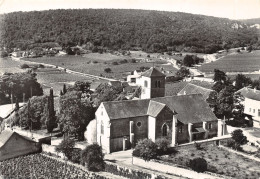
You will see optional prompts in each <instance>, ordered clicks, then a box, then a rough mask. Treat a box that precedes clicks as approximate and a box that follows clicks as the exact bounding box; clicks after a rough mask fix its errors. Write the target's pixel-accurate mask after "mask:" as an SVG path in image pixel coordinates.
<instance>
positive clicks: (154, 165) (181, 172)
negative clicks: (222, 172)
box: [133, 157, 220, 179]
mask: <svg viewBox="0 0 260 179" xmlns="http://www.w3.org/2000/svg"><path fill="white" fill-rule="evenodd" d="M133 164H134V165H137V166H139V167H143V168H148V169H152V170H157V171H161V172H164V173H168V174H173V175H178V176H182V177H188V178H194V179H198V178H199V179H204V178H215V179H216V178H220V177H217V176H212V175H209V174H206V173H198V172H195V171H192V170H188V169H185V168H180V167H177V165H174V164H169V165H166V164H164V163H159V162H156V161H153V160H151V161H147V162H146V161H144V160H143V159H141V158H137V157H133Z"/></svg>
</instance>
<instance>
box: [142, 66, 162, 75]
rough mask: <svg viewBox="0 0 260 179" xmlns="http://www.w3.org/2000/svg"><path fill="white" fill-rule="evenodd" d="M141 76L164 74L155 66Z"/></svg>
mask: <svg viewBox="0 0 260 179" xmlns="http://www.w3.org/2000/svg"><path fill="white" fill-rule="evenodd" d="M142 76H146V77H155V76H164V77H165V74H163V73H162V72H160V71H159V70H157V69H156V68H154V67H151V68H150V69H149V70H147V71H145V72H144V73H142Z"/></svg>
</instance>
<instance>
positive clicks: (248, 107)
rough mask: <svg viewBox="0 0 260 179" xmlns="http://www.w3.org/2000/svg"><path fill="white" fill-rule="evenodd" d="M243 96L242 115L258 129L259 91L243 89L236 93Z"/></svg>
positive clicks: (259, 123) (259, 122)
mask: <svg viewBox="0 0 260 179" xmlns="http://www.w3.org/2000/svg"><path fill="white" fill-rule="evenodd" d="M239 92H240V94H241V95H242V96H244V98H245V100H244V102H243V104H244V114H246V115H247V116H248V118H249V119H252V120H253V125H254V127H260V91H259V90H256V89H251V88H248V87H244V88H242V89H240V90H238V91H237V93H239Z"/></svg>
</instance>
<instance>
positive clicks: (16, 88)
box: [0, 73, 43, 104]
mask: <svg viewBox="0 0 260 179" xmlns="http://www.w3.org/2000/svg"><path fill="white" fill-rule="evenodd" d="M23 93H24V94H25V99H28V98H29V97H31V95H32V96H41V95H43V90H42V87H41V85H40V84H39V83H38V82H37V78H36V74H35V73H14V74H13V73H6V74H4V75H3V76H1V77H0V97H1V94H2V95H4V96H2V97H1V98H2V99H3V101H2V100H1V102H0V103H2V104H6V103H10V100H11V96H14V97H16V98H17V99H18V101H19V102H20V101H23Z"/></svg>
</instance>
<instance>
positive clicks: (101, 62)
mask: <svg viewBox="0 0 260 179" xmlns="http://www.w3.org/2000/svg"><path fill="white" fill-rule="evenodd" d="M131 59H132V58H131V57H129V56H116V55H111V54H97V53H91V54H86V55H84V56H83V57H82V56H56V57H41V58H25V59H24V60H28V61H34V62H40V63H47V64H52V65H56V66H60V67H63V68H67V69H70V70H74V71H77V72H82V73H87V74H92V75H97V76H100V75H102V76H105V77H108V78H115V79H122V78H124V77H126V76H127V75H128V74H130V72H131V71H134V70H136V69H139V68H140V67H142V66H144V67H152V66H155V67H158V68H161V67H163V68H164V69H165V70H167V71H170V72H171V73H175V72H176V71H177V69H175V68H174V67H173V66H172V65H171V64H166V61H164V60H156V61H152V62H144V61H140V60H137V62H136V63H132V61H131ZM123 60H126V61H127V62H125V63H122V61H123ZM113 62H117V63H118V65H115V64H113ZM105 68H110V69H111V70H112V72H111V73H106V72H104V69H105Z"/></svg>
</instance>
